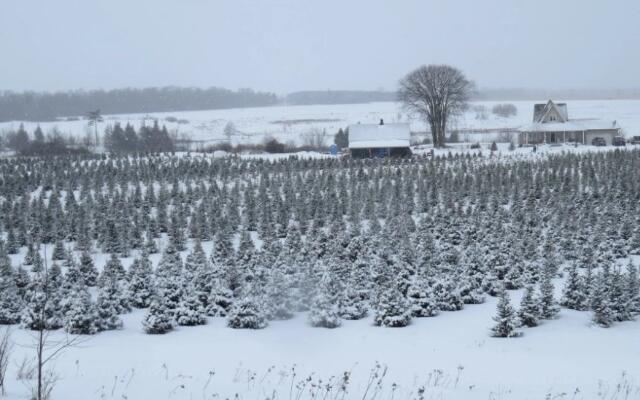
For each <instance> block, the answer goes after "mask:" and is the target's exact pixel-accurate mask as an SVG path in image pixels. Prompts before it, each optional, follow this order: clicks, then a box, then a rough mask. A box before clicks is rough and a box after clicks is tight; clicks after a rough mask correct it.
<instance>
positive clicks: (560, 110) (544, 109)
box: [533, 100, 569, 123]
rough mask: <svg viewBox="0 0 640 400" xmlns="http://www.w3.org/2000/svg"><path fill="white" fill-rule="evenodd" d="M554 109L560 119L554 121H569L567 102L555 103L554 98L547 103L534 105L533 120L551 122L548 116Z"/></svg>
mask: <svg viewBox="0 0 640 400" xmlns="http://www.w3.org/2000/svg"><path fill="white" fill-rule="evenodd" d="M552 111H554V112H555V113H556V114H557V115H558V116H559V117H560V120H559V121H553V122H567V121H569V113H568V112H567V103H557V104H556V103H554V102H553V100H549V101H548V102H547V103H546V104H544V103H539V104H536V105H534V106H533V122H534V123H546V122H549V121H548V119H547V117H548V116H549V114H550V113H551V112H552Z"/></svg>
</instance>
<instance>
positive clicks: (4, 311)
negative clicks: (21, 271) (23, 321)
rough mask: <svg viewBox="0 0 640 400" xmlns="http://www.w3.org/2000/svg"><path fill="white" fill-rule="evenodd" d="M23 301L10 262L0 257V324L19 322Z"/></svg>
mask: <svg viewBox="0 0 640 400" xmlns="http://www.w3.org/2000/svg"><path fill="white" fill-rule="evenodd" d="M22 307H23V301H22V298H21V297H20V294H19V292H18V286H17V285H16V280H15V274H14V271H13V268H12V267H11V264H10V263H8V262H6V260H1V259H0V325H11V324H16V323H18V322H20V313H21V312H22Z"/></svg>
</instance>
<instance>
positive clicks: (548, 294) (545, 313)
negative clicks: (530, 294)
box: [539, 268, 560, 319]
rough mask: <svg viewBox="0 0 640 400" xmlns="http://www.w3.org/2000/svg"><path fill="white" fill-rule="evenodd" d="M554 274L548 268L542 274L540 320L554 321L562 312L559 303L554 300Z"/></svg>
mask: <svg viewBox="0 0 640 400" xmlns="http://www.w3.org/2000/svg"><path fill="white" fill-rule="evenodd" d="M551 277H552V273H551V271H550V270H549V269H548V268H547V269H545V271H544V272H543V274H542V277H541V280H540V297H539V301H540V303H539V306H540V318H541V319H552V318H555V317H556V316H557V315H558V312H559V311H560V307H558V303H557V302H556V300H555V298H554V294H553V292H554V287H553V282H552V281H551Z"/></svg>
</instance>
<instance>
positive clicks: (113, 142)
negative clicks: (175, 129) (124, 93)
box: [104, 121, 175, 153]
mask: <svg viewBox="0 0 640 400" xmlns="http://www.w3.org/2000/svg"><path fill="white" fill-rule="evenodd" d="M104 147H105V148H106V149H107V150H108V151H109V152H112V153H136V152H141V153H148V152H152V153H153V152H168V151H174V150H175V142H174V139H173V138H172V137H171V136H170V135H169V131H167V128H166V127H165V126H164V125H163V126H162V127H160V125H158V121H155V122H154V123H153V126H146V125H145V126H142V127H140V130H139V131H138V132H136V130H135V128H134V127H133V126H131V125H130V124H127V125H126V126H125V127H124V128H123V127H122V126H121V125H120V124H118V123H117V124H115V125H114V126H113V127H107V129H106V130H105V133H104Z"/></svg>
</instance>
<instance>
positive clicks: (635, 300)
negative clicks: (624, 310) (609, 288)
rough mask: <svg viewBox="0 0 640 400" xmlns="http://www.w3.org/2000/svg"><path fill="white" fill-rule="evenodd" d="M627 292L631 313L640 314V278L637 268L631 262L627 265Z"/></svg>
mask: <svg viewBox="0 0 640 400" xmlns="http://www.w3.org/2000/svg"><path fill="white" fill-rule="evenodd" d="M627 291H628V299H629V309H630V310H631V313H632V314H633V315H638V314H640V278H639V277H638V268H637V267H636V266H635V265H633V264H632V263H631V262H629V264H627Z"/></svg>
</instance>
